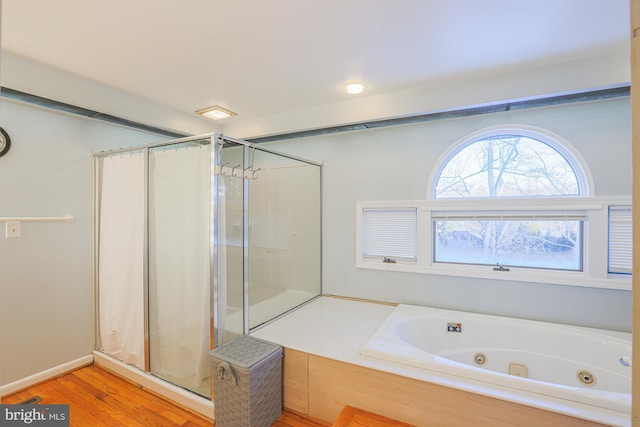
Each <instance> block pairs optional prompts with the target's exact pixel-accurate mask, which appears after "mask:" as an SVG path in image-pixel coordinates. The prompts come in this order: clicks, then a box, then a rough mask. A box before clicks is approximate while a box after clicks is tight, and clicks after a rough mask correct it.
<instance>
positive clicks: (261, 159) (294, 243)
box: [247, 149, 321, 330]
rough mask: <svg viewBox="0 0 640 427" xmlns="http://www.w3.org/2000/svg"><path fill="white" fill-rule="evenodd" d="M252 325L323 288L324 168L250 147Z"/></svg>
mask: <svg viewBox="0 0 640 427" xmlns="http://www.w3.org/2000/svg"><path fill="white" fill-rule="evenodd" d="M248 151H249V153H248V157H249V162H250V163H253V167H254V169H255V170H257V172H256V173H255V179H249V180H247V183H248V190H249V193H248V208H247V211H248V212H247V213H248V221H249V224H248V239H247V244H248V284H247V285H248V303H249V304H248V306H249V307H248V309H249V319H248V320H249V329H250V330H251V329H253V328H256V327H258V326H260V325H262V324H264V323H265V322H268V321H270V320H272V319H274V318H275V317H278V316H280V315H281V314H283V313H286V312H287V311H289V310H292V309H293V308H295V307H297V306H299V305H301V304H303V303H305V302H307V301H309V300H311V299H312V298H315V297H316V296H318V295H320V293H321V228H320V226H321V179H320V178H321V177H320V173H321V168H320V166H318V165H316V164H311V163H307V162H305V161H300V160H296V159H293V158H289V157H285V156H283V155H278V154H275V153H272V152H268V151H261V150H258V149H255V150H253V149H250V150H248Z"/></svg>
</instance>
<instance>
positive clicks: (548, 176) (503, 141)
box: [432, 127, 589, 199]
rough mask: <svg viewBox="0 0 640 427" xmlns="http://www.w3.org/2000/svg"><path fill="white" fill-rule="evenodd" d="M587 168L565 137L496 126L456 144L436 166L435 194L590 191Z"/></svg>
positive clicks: (465, 195) (525, 194)
mask: <svg viewBox="0 0 640 427" xmlns="http://www.w3.org/2000/svg"><path fill="white" fill-rule="evenodd" d="M588 193H589V185H588V178H587V175H586V173H585V167H584V165H583V164H582V162H581V161H580V159H578V158H577V154H576V153H575V151H574V150H572V149H571V148H570V147H569V145H568V143H566V141H561V140H560V137H557V136H554V135H551V134H550V133H548V132H545V133H543V132H542V131H535V130H532V129H531V128H524V127H523V128H492V129H489V130H483V131H480V132H477V133H475V134H473V135H471V136H468V137H466V138H465V139H464V140H463V141H462V143H459V144H456V146H454V149H453V150H452V151H451V152H449V153H448V154H447V155H446V156H445V158H444V160H442V161H441V162H440V165H439V168H438V169H437V175H436V179H435V181H434V185H433V191H432V197H433V198H436V199H444V198H478V197H480V198H487V197H489V198H494V197H545V196H580V195H588Z"/></svg>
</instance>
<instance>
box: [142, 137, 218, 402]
mask: <svg viewBox="0 0 640 427" xmlns="http://www.w3.org/2000/svg"><path fill="white" fill-rule="evenodd" d="M209 162H210V155H209V146H200V147H195V148H193V147H192V148H179V149H173V148H167V149H166V151H165V150H162V149H154V150H151V151H150V157H149V170H150V180H149V307H150V314H149V336H150V340H149V343H150V365H151V366H150V370H151V371H152V372H154V373H156V374H158V375H160V376H163V377H165V378H167V379H169V380H170V381H172V382H174V383H176V384H178V385H181V386H183V387H186V388H190V389H197V388H198V387H200V386H202V380H203V379H205V378H207V377H208V376H209V349H210V310H209V307H210V286H209V276H210V256H209V253H210V222H211V221H210V219H211V218H210V207H211V201H210V200H211V197H210V182H211V176H210V166H209Z"/></svg>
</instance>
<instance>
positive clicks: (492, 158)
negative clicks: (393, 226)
mask: <svg viewBox="0 0 640 427" xmlns="http://www.w3.org/2000/svg"><path fill="white" fill-rule="evenodd" d="M579 194H580V188H579V184H578V179H577V176H576V174H575V172H574V170H573V168H572V167H571V164H570V163H569V162H568V161H567V160H566V159H565V157H564V156H563V155H562V154H560V153H559V152H558V151H557V150H556V149H554V148H553V147H551V146H549V145H548V144H546V143H544V142H541V141H539V140H536V139H534V138H531V137H528V136H522V135H498V136H491V137H489V138H484V139H480V140H477V141H475V142H472V143H471V144H468V145H466V146H465V147H463V148H462V149H461V150H460V151H458V152H457V153H456V154H455V155H454V156H453V157H452V158H451V159H450V160H449V161H448V163H447V164H446V166H445V167H444V168H443V169H442V172H441V173H440V176H439V179H438V180H437V183H436V191H435V197H436V198H440V199H444V198H518V197H529V198H530V197H555V196H577V195H579ZM458 216H459V215H458ZM494 216H495V215H494ZM433 227H434V231H435V233H434V236H435V245H434V246H435V251H434V252H435V255H434V260H435V262H448V263H456V262H457V263H466V264H497V263H499V264H501V265H506V266H521V267H533V268H550V269H565V270H582V229H583V219H582V218H558V217H557V215H555V216H554V217H547V218H544V217H542V218H539V217H536V218H533V217H532V218H527V217H524V218H523V217H522V216H517V215H512V216H511V217H509V216H508V215H507V216H505V217H504V218H500V219H499V220H497V219H494V218H489V217H488V218H486V219H484V218H478V217H469V218H468V219H467V218H460V219H458V218H457V219H455V220H445V219H437V218H436V219H434V221H433Z"/></svg>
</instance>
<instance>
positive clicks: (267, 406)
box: [209, 336, 282, 427]
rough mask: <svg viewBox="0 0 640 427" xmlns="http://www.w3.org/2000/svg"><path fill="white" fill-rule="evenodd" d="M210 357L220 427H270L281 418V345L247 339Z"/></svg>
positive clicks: (239, 340) (214, 397)
mask: <svg viewBox="0 0 640 427" xmlns="http://www.w3.org/2000/svg"><path fill="white" fill-rule="evenodd" d="M209 354H210V356H211V369H212V377H213V387H214V396H213V405H214V415H215V425H216V427H263V426H264V427H269V426H271V425H272V424H273V423H274V422H275V421H276V420H277V419H278V418H280V416H281V415H282V347H281V346H280V345H278V344H274V343H271V342H268V341H263V340H260V339H257V338H253V337H250V336H243V337H241V338H239V339H237V340H235V341H233V342H231V343H230V344H227V345H223V346H221V347H218V348H216V349H215V350H213V351H211V352H210V353H209Z"/></svg>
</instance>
